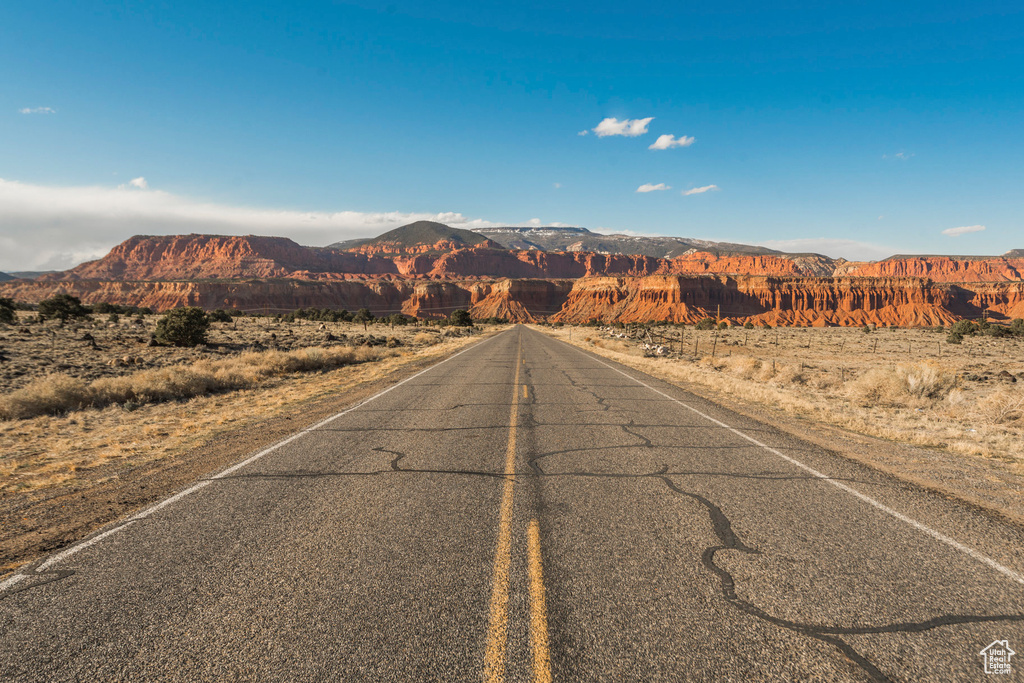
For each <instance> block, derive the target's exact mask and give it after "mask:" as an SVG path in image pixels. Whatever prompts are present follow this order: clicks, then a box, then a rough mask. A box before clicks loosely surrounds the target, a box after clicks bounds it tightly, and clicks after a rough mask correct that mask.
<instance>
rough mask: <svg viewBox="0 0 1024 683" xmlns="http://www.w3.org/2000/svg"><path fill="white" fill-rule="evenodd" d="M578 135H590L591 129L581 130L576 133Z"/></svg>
mask: <svg viewBox="0 0 1024 683" xmlns="http://www.w3.org/2000/svg"><path fill="white" fill-rule="evenodd" d="M576 135H579V136H583V135H590V131H589V130H581V131H580V132H579V133H576Z"/></svg>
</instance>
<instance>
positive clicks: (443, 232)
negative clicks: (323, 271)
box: [328, 221, 500, 251]
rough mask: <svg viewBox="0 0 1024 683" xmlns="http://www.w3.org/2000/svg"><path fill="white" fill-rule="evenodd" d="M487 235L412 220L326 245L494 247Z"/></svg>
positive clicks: (382, 248)
mask: <svg viewBox="0 0 1024 683" xmlns="http://www.w3.org/2000/svg"><path fill="white" fill-rule="evenodd" d="M489 242H490V240H488V239H487V237H485V236H482V235H479V234H477V233H475V232H473V231H472V230H463V229H461V228H453V227H450V226H448V225H445V224H444V223H435V222H434V221H416V222H415V223H409V224H408V225H403V226H401V227H398V228H395V229H394V230H389V231H387V232H385V233H383V234H381V235H377V236H376V237H368V238H365V239H355V240H345V241H344V242H335V243H334V244H330V245H328V248H330V249H340V250H342V251H351V250H353V249H360V250H370V251H379V250H380V251H408V250H416V251H422V248H423V247H432V246H434V245H439V248H438V250H439V251H440V250H443V249H459V248H466V247H498V248H500V245H498V244H496V243H489Z"/></svg>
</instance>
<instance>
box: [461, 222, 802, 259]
mask: <svg viewBox="0 0 1024 683" xmlns="http://www.w3.org/2000/svg"><path fill="white" fill-rule="evenodd" d="M473 232H475V233H479V234H480V235H483V236H484V237H487V238H488V239H491V240H493V241H495V242H497V243H498V244H500V245H501V246H502V247H504V248H505V249H539V250H540V251H590V252H593V253H595V254H628V255H637V256H654V257H656V258H675V257H677V256H683V255H685V254H687V253H689V252H693V251H705V252H708V253H711V254H714V255H716V256H733V255H739V254H744V255H746V254H780V255H781V254H782V252H779V251H775V250H774V249H768V248H767V247H758V246H754V245H750V244H734V243H732V242H714V241H710V240H698V239H692V238H688V237H669V236H664V235H602V234H600V233H596V232H591V231H590V230H587V229H586V228H578V227H562V226H537V227H518V226H508V227H495V228H476V229H474V230H473Z"/></svg>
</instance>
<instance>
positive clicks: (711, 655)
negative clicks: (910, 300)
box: [0, 327, 1024, 681]
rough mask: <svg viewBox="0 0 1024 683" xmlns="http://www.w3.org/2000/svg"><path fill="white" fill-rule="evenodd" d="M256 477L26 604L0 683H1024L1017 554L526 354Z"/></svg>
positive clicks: (975, 528)
mask: <svg viewBox="0 0 1024 683" xmlns="http://www.w3.org/2000/svg"><path fill="white" fill-rule="evenodd" d="M257 455H258V456H259V457H255V458H251V459H250V460H248V461H246V463H244V464H241V465H240V466H236V467H235V468H232V469H230V470H228V471H226V472H224V473H221V474H220V475H217V476H214V477H211V478H210V479H207V480H204V481H201V482H198V483H197V485H196V486H195V487H193V488H191V489H189V490H188V491H187V492H185V494H186V495H181V496H179V497H176V498H174V499H171V501H170V502H169V503H166V504H162V506H158V507H157V508H156V509H151V510H148V511H142V512H140V513H139V514H138V515H136V516H135V517H132V518H128V519H126V520H123V521H122V522H121V523H119V525H116V526H113V527H111V528H109V529H107V530H106V531H104V532H103V534H104V535H100V536H96V537H94V538H92V539H90V540H89V541H88V542H87V543H86V544H83V545H80V546H73V547H72V548H70V549H68V550H65V551H63V552H62V553H60V554H57V555H54V556H51V557H50V558H49V559H47V560H45V561H44V562H42V563H39V564H37V565H36V567H34V568H33V569H30V570H26V571H24V572H23V573H22V574H19V575H17V576H16V577H15V578H14V580H10V579H9V580H7V581H6V582H4V583H3V584H2V586H0V679H2V680H4V681H7V680H15V681H22V680H24V681H151V680H175V681H232V680H246V681H250V680H252V681H256V680H260V681H262V680H281V681H330V680H353V681H427V680H433V681H461V680H467V681H480V680H492V681H500V680H507V681H546V680H555V681H608V680H623V681H679V680H706V681H724V680H735V681H751V680H828V681H831V680H838V681H845V680H854V681H859V680H907V681H909V680H914V681H919V680H944V681H948V680H982V679H985V678H986V674H985V673H984V671H983V669H982V664H983V661H982V660H983V658H982V657H981V656H980V654H979V653H980V651H981V650H982V649H983V648H984V647H985V646H986V645H988V644H989V643H991V642H993V641H995V640H1007V641H1008V644H1009V646H1010V647H1011V648H1016V649H1017V650H1020V651H1021V652H1022V654H1021V655H1019V656H1020V657H1021V658H1022V664H1021V667H1017V666H1016V664H1017V662H1016V661H1013V660H1011V665H1012V666H1013V668H1014V673H1013V675H1011V676H1010V677H1002V679H1001V680H1007V679H1010V680H1014V677H1015V676H1018V675H1019V674H1017V671H1016V670H1017V669H1018V668H1024V649H1022V648H1024V584H1022V582H1024V577H1022V576H1021V572H1024V534H1022V531H1021V529H1019V528H1017V527H1015V526H1012V525H1009V524H1006V523H1003V522H1001V521H999V520H998V519H995V518H993V517H991V516H987V515H985V514H983V513H981V512H979V511H977V510H973V509H971V508H969V507H967V506H964V505H961V504H959V503H957V502H955V501H950V500H946V499H943V498H942V497H939V496H936V495H934V494H931V493H928V492H926V491H923V490H920V489H917V488H914V487H912V486H908V485H906V484H902V483H900V482H899V481H897V480H894V479H892V478H890V477H888V476H885V475H883V474H879V473H877V472H874V471H872V470H870V469H867V468H864V467H862V466H859V465H856V464H854V463H852V462H850V461H847V460H845V459H843V458H841V457H838V456H836V455H834V454H831V453H829V452H827V451H824V450H823V449H821V448H820V447H817V446H813V445H810V444H809V443H807V442H804V441H801V440H798V439H796V438H794V437H792V436H789V435H787V434H785V433H783V432H780V431H777V430H775V429H773V428H772V427H771V426H770V425H766V424H762V423H760V422H757V421H754V420H752V419H750V418H747V417H743V416H740V415H737V414H735V413H732V412H730V411H728V410H725V409H723V408H721V407H719V406H716V405H715V404H713V403H709V402H707V401H705V400H702V399H700V398H698V397H696V396H693V395H691V394H688V393H687V392H685V391H683V390H681V389H679V388H676V387H674V386H672V385H669V384H666V383H664V382H660V381H658V380H656V379H652V378H651V377H649V376H646V375H643V374H642V373H639V372H637V371H635V370H632V369H625V368H623V367H621V366H618V365H615V364H614V363H611V362H609V361H607V360H604V359H601V358H598V357H596V356H593V355H590V354H587V353H585V352H583V351H580V350H578V349H576V348H574V347H571V346H568V345H566V344H563V343H561V342H558V341H556V340H553V339H551V338H549V337H546V336H544V335H542V334H540V333H538V332H534V331H531V330H529V329H526V328H522V327H517V328H514V329H512V330H510V331H508V332H505V333H502V334H500V335H498V336H496V337H494V338H491V339H488V340H485V341H483V342H481V343H479V344H477V345H475V346H472V347H470V348H469V349H468V350H466V351H464V352H462V353H461V354H459V355H457V356H455V357H453V358H451V359H449V360H448V361H446V362H444V363H442V364H440V365H437V366H434V367H433V368H431V369H428V370H427V371H425V372H423V373H421V374H420V375H417V376H414V377H413V378H411V379H409V380H407V381H405V382H404V383H402V384H400V385H397V386H395V387H394V388H392V389H391V390H389V391H387V392H386V393H384V394H382V395H379V396H378V397H376V398H374V399H372V400H371V401H369V402H367V403H364V404H363V405H361V406H358V407H356V408H354V409H352V410H349V411H347V412H345V413H343V414H341V415H339V416H336V417H335V418H333V419H331V420H329V421H327V422H326V423H323V424H321V425H320V426H318V427H316V428H314V429H311V430H308V431H306V432H303V433H301V434H299V435H298V436H296V437H294V438H293V439H292V440H290V441H289V442H287V443H285V444H283V445H281V446H280V447H278V448H276V449H273V450H270V451H269V452H265V453H263V454H257ZM97 539H98V540H97Z"/></svg>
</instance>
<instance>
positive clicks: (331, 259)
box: [0, 222, 1024, 325]
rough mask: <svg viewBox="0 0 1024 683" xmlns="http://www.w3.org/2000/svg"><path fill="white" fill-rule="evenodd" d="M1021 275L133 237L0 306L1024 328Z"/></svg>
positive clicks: (441, 245) (430, 244)
mask: <svg viewBox="0 0 1024 683" xmlns="http://www.w3.org/2000/svg"><path fill="white" fill-rule="evenodd" d="M517 230H518V229H517ZM524 230H526V229H524ZM580 230H581V229H580ZM521 234H523V235H527V234H528V233H526V232H524V233H521ZM577 234H580V233H577ZM672 239H674V238H672ZM1017 251H1018V252H1019V251H1020V250H1017ZM1022 273H1024V256H1022V255H1020V254H1019V253H1016V252H1011V253H1008V254H1005V255H1004V256H999V257H951V256H896V257H892V258H890V259H886V260H884V261H879V262H874V263H847V262H845V261H843V260H841V259H839V260H836V259H830V258H828V257H826V256H821V255H817V254H803V255H797V254H782V253H776V252H769V253H737V252H735V251H729V250H714V251H704V250H700V249H697V248H696V247H691V248H688V249H687V250H685V251H684V253H681V254H679V255H676V256H673V257H671V258H665V257H662V256H651V255H643V254H633V255H627V254H621V253H605V254H601V253H596V252H593V251H580V250H566V251H547V250H544V249H540V248H538V247H531V248H525V249H523V248H513V249H506V248H503V247H501V246H500V245H499V244H498V243H497V242H496V241H494V240H491V239H489V238H487V237H485V236H483V235H479V234H476V233H473V232H470V231H466V230H456V229H453V228H449V227H448V226H445V225H441V224H439V223H429V222H420V223H414V224H412V225H409V226H404V227H403V228H400V229H398V230H394V231H391V232H389V233H385V234H384V235H381V236H380V237H378V238H375V239H374V240H370V241H366V242H361V243H359V244H356V245H354V246H351V247H350V248H349V249H347V250H341V249H332V248H312V247H304V246H301V245H299V244H296V243H295V242H293V241H291V240H289V239H285V238H280V237H256V236H247V237H226V236H217V235H177V236H167V237H145V236H139V237H133V238H131V239H129V240H126V241H125V242H123V243H122V244H120V245H118V246H117V247H115V248H114V249H112V250H111V252H110V253H109V254H107V255H106V256H104V257H103V258H101V259H99V260H96V261H92V262H89V263H84V264H82V265H80V266H78V267H76V268H73V269H71V270H69V271H66V272H63V273H52V274H46V275H42V276H41V277H39V278H37V279H36V280H34V281H33V280H25V279H21V280H9V281H6V282H2V283H0V296H3V297H11V298H14V299H16V300H19V301H26V302H37V301H40V300H42V299H44V298H47V297H49V296H52V295H53V294H55V293H58V292H67V293H71V294H74V295H76V296H80V297H82V298H83V300H85V301H86V302H92V303H99V302H101V301H106V302H110V303H121V304H133V305H140V306H150V307H152V308H155V309H160V310H163V309H168V308H174V307H177V306H186V305H197V306H203V307H206V308H239V309H242V310H256V311H262V310H276V311H290V310H294V309H296V308H299V307H305V306H317V307H331V308H348V309H349V310H352V309H357V308H363V307H366V308H370V309H371V310H372V311H374V312H375V313H378V314H386V313H393V312H398V311H401V312H404V313H407V314H410V315H416V316H426V317H431V316H443V315H447V314H448V313H450V312H451V311H452V310H454V309H455V308H471V309H472V311H473V312H474V314H476V315H480V316H487V317H489V316H499V317H506V318H509V319H512V320H536V319H540V318H547V319H551V320H565V321H570V322H582V321H586V320H592V319H600V320H621V321H640V320H673V321H678V322H695V321H697V320H699V319H701V318H703V317H705V316H707V315H715V316H717V315H718V314H719V312H720V313H721V316H722V317H723V318H726V319H729V320H732V321H734V322H746V321H751V322H755V323H761V322H766V323H769V324H772V325H777V324H802V325H810V324H814V325H826V324H827V325H835V324H838V325H861V324H864V323H866V322H874V323H880V324H889V325H939V324H947V323H949V322H950V321H953V320H956V319H959V318H963V317H970V318H976V317H980V316H983V315H984V316H987V317H990V318H994V319H1010V318H1019V317H1024V282H1022V279H1024V278H1022Z"/></svg>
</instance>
